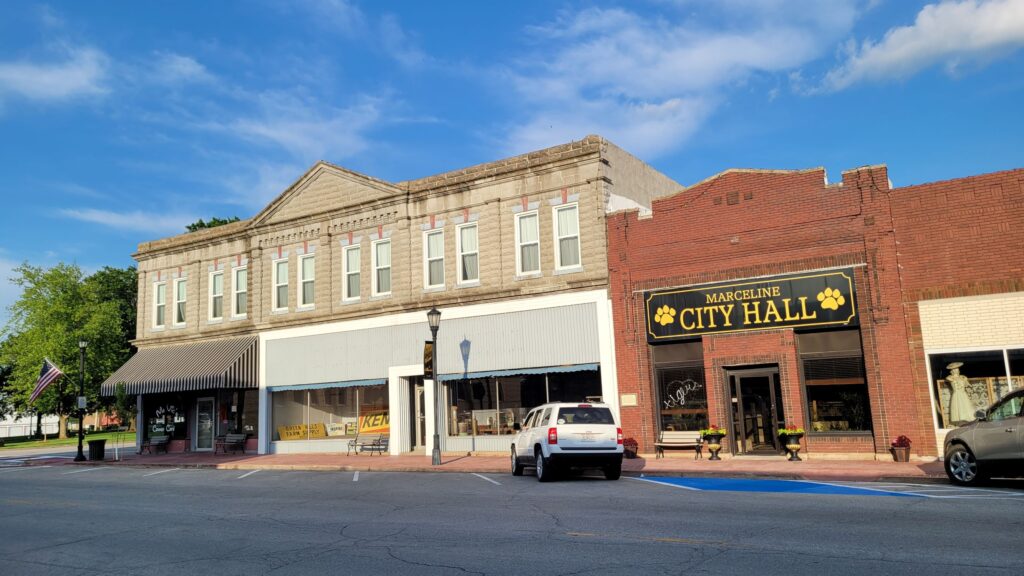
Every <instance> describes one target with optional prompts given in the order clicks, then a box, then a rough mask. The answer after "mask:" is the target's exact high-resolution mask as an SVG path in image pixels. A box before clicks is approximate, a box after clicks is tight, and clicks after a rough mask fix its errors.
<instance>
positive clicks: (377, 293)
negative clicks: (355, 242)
mask: <svg viewBox="0 0 1024 576" xmlns="http://www.w3.org/2000/svg"><path fill="white" fill-rule="evenodd" d="M382 244H387V245H388V255H389V256H390V257H389V258H388V261H389V262H390V264H388V265H387V266H378V265H377V246H380V245H382ZM370 249H371V251H372V252H373V254H371V255H370V258H371V259H372V263H373V266H371V268H372V269H373V278H372V279H371V280H370V282H371V284H372V288H371V294H372V295H373V296H389V295H391V290H390V289H389V290H388V291H387V292H381V291H380V289H379V288H380V287H379V286H377V271H379V270H382V269H384V268H387V269H388V280H389V282H388V286H389V287H390V286H391V285H392V284H393V282H394V277H393V276H392V272H394V262H395V260H394V258H395V255H394V253H393V252H392V251H391V239H390V238H385V239H384V240H377V241H375V242H371V243H370ZM361 261H362V260H360V262H361Z"/></svg>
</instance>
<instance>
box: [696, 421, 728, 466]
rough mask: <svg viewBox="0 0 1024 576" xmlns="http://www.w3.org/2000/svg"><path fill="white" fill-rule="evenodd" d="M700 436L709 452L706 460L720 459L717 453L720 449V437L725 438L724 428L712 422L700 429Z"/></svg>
mask: <svg viewBox="0 0 1024 576" xmlns="http://www.w3.org/2000/svg"><path fill="white" fill-rule="evenodd" d="M700 437H701V439H702V440H704V441H705V442H707V443H708V452H711V458H708V460H721V458H719V457H718V453H719V452H720V451H721V450H722V438H725V429H724V428H719V427H718V426H717V425H715V424H712V425H710V426H708V427H707V428H704V429H702V430H701V431H700Z"/></svg>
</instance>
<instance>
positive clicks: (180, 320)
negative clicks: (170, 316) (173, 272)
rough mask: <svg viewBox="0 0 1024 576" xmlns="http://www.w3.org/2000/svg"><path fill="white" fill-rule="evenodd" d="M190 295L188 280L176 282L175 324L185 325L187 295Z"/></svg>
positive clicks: (182, 279)
mask: <svg viewBox="0 0 1024 576" xmlns="http://www.w3.org/2000/svg"><path fill="white" fill-rule="evenodd" d="M187 294H188V286H187V284H186V280H185V279H184V278H181V279H179V280H175V281H174V323H175V324H178V325H180V324H184V323H185V304H186V298H185V297H186V295H187Z"/></svg>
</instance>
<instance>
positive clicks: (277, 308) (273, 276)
mask: <svg viewBox="0 0 1024 576" xmlns="http://www.w3.org/2000/svg"><path fill="white" fill-rule="evenodd" d="M281 262H284V268H285V274H284V282H279V280H280V279H279V278H278V277H277V265H278V264H280V263H281ZM270 266H271V269H270V311H271V312H287V311H288V303H287V302H285V303H284V306H281V303H280V302H278V301H277V289H278V288H279V287H281V286H285V287H289V288H290V286H288V276H289V275H290V273H291V270H290V268H291V267H290V266H288V259H287V258H279V259H277V260H271V262H270ZM289 292H291V291H290V290H289Z"/></svg>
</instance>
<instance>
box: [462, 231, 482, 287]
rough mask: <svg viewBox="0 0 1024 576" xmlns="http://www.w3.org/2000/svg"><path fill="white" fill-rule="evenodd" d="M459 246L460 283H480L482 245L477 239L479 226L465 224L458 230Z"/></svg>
mask: <svg viewBox="0 0 1024 576" xmlns="http://www.w3.org/2000/svg"><path fill="white" fill-rule="evenodd" d="M456 230H457V232H458V236H457V237H458V240H459V245H458V247H457V249H458V253H459V260H458V263H459V283H460V284H468V283H471V282H479V281H480V247H479V246H480V244H479V239H478V238H477V225H476V224H464V225H462V226H459V227H458V228H456Z"/></svg>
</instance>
